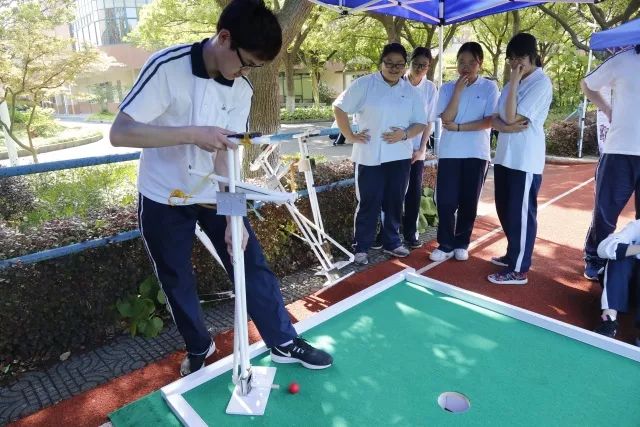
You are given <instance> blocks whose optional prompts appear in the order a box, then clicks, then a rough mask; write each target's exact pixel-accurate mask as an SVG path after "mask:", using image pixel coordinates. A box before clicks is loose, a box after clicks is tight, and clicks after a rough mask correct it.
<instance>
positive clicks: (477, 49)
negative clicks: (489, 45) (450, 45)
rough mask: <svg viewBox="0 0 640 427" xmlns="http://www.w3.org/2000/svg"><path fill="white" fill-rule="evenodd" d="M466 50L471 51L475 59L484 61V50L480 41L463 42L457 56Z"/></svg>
mask: <svg viewBox="0 0 640 427" xmlns="http://www.w3.org/2000/svg"><path fill="white" fill-rule="evenodd" d="M464 52H467V53H470V54H471V55H472V56H473V59H475V60H476V61H478V62H482V60H483V59H484V52H483V51H482V46H480V43H476V42H466V43H463V45H462V46H460V49H458V54H457V55H456V58H458V57H459V56H460V55H461V54H463V53H464Z"/></svg>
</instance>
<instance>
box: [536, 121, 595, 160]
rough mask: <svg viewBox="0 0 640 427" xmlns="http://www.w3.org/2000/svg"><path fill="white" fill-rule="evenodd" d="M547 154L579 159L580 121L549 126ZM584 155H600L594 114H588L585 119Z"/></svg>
mask: <svg viewBox="0 0 640 427" xmlns="http://www.w3.org/2000/svg"><path fill="white" fill-rule="evenodd" d="M546 134H547V135H546V138H547V154H550V155H554V156H566V157H577V155H578V139H579V137H580V126H579V124H578V121H576V120H571V121H557V122H554V123H551V124H549V126H548V128H547V132H546ZM582 154H583V155H587V156H597V155H598V141H597V136H596V118H595V113H594V112H588V113H587V116H586V117H585V128H584V137H583V142H582Z"/></svg>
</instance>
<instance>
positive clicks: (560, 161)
mask: <svg viewBox="0 0 640 427" xmlns="http://www.w3.org/2000/svg"><path fill="white" fill-rule="evenodd" d="M546 163H549V164H551V165H588V164H595V163H598V157H591V156H588V157H582V158H578V157H560V156H546Z"/></svg>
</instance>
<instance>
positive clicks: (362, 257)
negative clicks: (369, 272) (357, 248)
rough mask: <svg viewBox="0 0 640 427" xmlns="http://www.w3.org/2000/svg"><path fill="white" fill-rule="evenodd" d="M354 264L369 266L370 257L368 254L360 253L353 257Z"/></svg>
mask: <svg viewBox="0 0 640 427" xmlns="http://www.w3.org/2000/svg"><path fill="white" fill-rule="evenodd" d="M353 262H355V263H356V264H360V265H367V264H369V256H368V255H367V253H366V252H358V253H357V254H355V255H354V256H353Z"/></svg>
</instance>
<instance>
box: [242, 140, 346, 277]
mask: <svg viewBox="0 0 640 427" xmlns="http://www.w3.org/2000/svg"><path fill="white" fill-rule="evenodd" d="M313 136H316V135H315V134H314V133H312V132H309V131H307V132H305V133H302V134H296V135H293V137H294V138H297V139H298V143H299V147H300V153H301V158H300V163H299V171H300V172H304V174H305V182H306V184H307V191H308V194H309V203H310V205H311V210H312V214H313V219H314V221H311V220H309V219H308V218H307V217H305V216H304V215H303V214H302V212H300V210H299V209H298V208H297V206H296V205H295V203H294V202H293V201H288V202H287V203H285V205H284V206H285V207H286V208H287V210H288V211H289V215H291V218H292V219H293V221H294V222H295V224H296V225H297V226H298V229H299V230H300V233H301V235H300V236H298V235H296V236H297V237H298V238H300V240H302V241H304V242H305V243H307V244H308V245H309V247H310V248H311V251H312V252H313V254H314V255H315V257H316V258H317V259H318V262H319V263H320V271H319V272H318V274H321V275H324V276H325V277H326V278H327V281H326V282H325V284H324V285H325V286H331V285H335V284H336V283H338V282H340V281H341V280H344V279H345V278H347V277H349V276H350V275H352V274H353V272H351V273H348V274H345V275H343V274H341V273H340V271H339V270H341V269H342V268H344V267H345V266H347V265H349V264H351V263H352V262H353V260H354V256H353V254H352V253H351V252H349V251H348V250H347V249H346V248H344V247H343V246H342V245H340V244H339V243H338V242H337V241H336V240H335V239H333V238H332V237H331V236H329V235H328V234H327V233H326V232H325V230H324V225H323V223H322V216H321V212H320V206H319V204H318V198H317V194H316V191H315V186H314V182H313V171H312V170H311V164H310V158H309V153H308V146H307V139H308V138H309V137H313ZM275 148H276V146H275V145H273V144H272V145H269V146H268V147H267V148H266V149H265V150H263V151H262V153H260V155H259V156H258V157H257V158H256V159H255V160H254V161H253V162H252V163H251V165H250V169H251V170H252V171H257V170H259V169H262V170H263V172H264V173H265V176H266V177H267V180H268V182H267V186H268V188H269V189H270V190H279V191H281V192H286V189H285V186H284V184H283V182H282V178H284V176H285V175H286V174H287V173H288V172H289V169H290V167H291V164H288V165H283V164H282V162H280V161H278V162H277V163H276V164H275V166H273V163H272V162H270V161H269V156H270V155H271V154H273V153H274V152H275ZM328 243H330V244H331V245H333V246H335V247H336V248H337V249H338V250H340V251H341V252H342V253H343V254H344V255H346V256H347V260H344V261H337V262H336V261H334V259H333V256H332V255H331V248H330V247H329V245H328Z"/></svg>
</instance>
